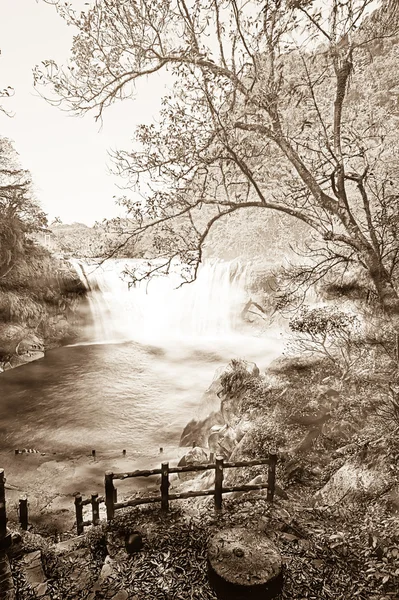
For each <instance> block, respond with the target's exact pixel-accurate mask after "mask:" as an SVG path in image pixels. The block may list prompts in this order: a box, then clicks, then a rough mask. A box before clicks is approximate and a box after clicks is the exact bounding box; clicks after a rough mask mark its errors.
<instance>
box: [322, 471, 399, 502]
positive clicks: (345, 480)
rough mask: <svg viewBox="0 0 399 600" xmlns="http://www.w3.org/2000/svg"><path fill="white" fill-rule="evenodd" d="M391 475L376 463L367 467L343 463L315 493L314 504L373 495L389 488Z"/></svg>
mask: <svg viewBox="0 0 399 600" xmlns="http://www.w3.org/2000/svg"><path fill="white" fill-rule="evenodd" d="M391 484H392V476H391V475H390V473H389V472H388V471H387V470H386V469H385V468H384V466H383V465H382V466H381V465H380V467H379V466H378V463H377V464H375V465H373V466H371V467H369V466H365V465H358V464H356V463H353V462H347V463H345V464H344V465H343V466H342V467H341V468H340V469H338V471H337V472H336V473H334V475H333V476H332V477H331V478H330V479H329V481H328V482H327V483H326V485H325V486H324V487H323V488H322V489H321V490H319V491H318V492H317V493H316V495H315V506H316V507H319V506H332V505H334V504H337V503H339V502H340V501H341V500H343V499H344V498H347V499H352V500H354V499H356V498H359V497H365V496H366V497H373V496H377V495H379V494H381V493H383V492H384V490H386V489H389V487H390V485H391Z"/></svg>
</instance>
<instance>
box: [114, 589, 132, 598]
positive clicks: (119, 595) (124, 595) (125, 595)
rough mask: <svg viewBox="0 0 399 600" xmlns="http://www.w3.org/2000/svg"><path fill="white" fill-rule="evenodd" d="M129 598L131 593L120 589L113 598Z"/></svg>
mask: <svg viewBox="0 0 399 600" xmlns="http://www.w3.org/2000/svg"><path fill="white" fill-rule="evenodd" d="M128 598H129V594H128V593H127V591H126V590H119V592H117V593H116V594H115V596H112V600H127V599H128Z"/></svg>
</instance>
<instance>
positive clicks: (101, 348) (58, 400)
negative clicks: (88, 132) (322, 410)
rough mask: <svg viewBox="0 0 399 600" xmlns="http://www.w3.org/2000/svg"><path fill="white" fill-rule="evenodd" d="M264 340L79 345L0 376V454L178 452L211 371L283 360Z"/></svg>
mask: <svg viewBox="0 0 399 600" xmlns="http://www.w3.org/2000/svg"><path fill="white" fill-rule="evenodd" d="M281 348H282V341H281V338H280V336H279V334H278V333H277V332H270V335H269V336H267V337H263V338H256V337H248V336H242V335H235V336H231V337H229V338H226V339H220V338H219V339H216V338H215V339H209V338H207V339H204V338H201V339H197V340H194V339H186V340H184V339H177V340H174V341H171V340H169V341H168V342H164V343H163V344H162V345H160V344H148V343H147V344H144V343H138V342H125V343H106V344H86V345H76V346H69V347H64V348H59V349H56V350H52V351H50V352H48V353H47V354H46V356H45V357H44V358H43V359H41V360H39V361H36V362H33V363H30V364H27V365H24V366H22V367H19V368H17V369H13V370H10V371H6V372H4V373H2V374H0V451H10V450H13V449H15V448H27V449H29V448H32V449H36V450H38V451H40V452H46V453H49V452H55V453H58V452H60V453H61V452H62V453H66V454H68V455H71V456H72V455H75V454H76V455H77V454H81V453H82V452H88V451H91V450H92V449H95V450H96V451H98V452H104V453H107V452H111V453H114V452H115V453H118V454H119V453H120V452H121V451H122V449H126V450H127V451H128V452H133V453H135V454H139V455H142V456H143V457H144V456H146V455H152V454H153V453H154V450H155V449H159V447H171V446H177V445H178V443H179V439H180V435H181V432H182V429H183V428H184V426H185V425H186V423H187V422H188V421H190V420H191V419H192V418H194V417H196V418H198V417H202V416H206V415H207V414H209V412H210V411H211V410H214V409H215V408H217V407H216V406H210V405H205V404H202V402H201V399H202V396H203V393H204V391H205V390H206V389H207V387H208V386H209V385H210V383H211V382H212V379H213V377H214V374H215V371H216V370H217V369H218V368H220V367H222V366H223V365H226V364H227V363H228V361H229V360H231V359H232V358H234V357H241V358H246V359H248V360H252V361H254V362H256V363H257V364H258V366H259V367H260V368H264V367H265V366H266V365H267V364H268V363H269V362H270V361H271V360H272V359H273V358H275V357H276V356H277V355H279V354H280V352H281Z"/></svg>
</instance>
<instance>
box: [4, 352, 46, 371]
mask: <svg viewBox="0 0 399 600" xmlns="http://www.w3.org/2000/svg"><path fill="white" fill-rule="evenodd" d="M43 357H44V352H29V353H28V354H21V355H18V356H12V357H11V360H10V365H11V367H12V368H13V369H15V367H20V366H22V365H26V364H27V363H30V362H33V361H34V360H39V358H43Z"/></svg>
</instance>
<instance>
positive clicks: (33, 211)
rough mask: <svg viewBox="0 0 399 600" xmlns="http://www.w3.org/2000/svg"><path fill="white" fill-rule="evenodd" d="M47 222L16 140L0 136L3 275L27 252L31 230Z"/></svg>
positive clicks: (0, 256)
mask: <svg viewBox="0 0 399 600" xmlns="http://www.w3.org/2000/svg"><path fill="white" fill-rule="evenodd" d="M46 223H47V219H46V216H45V214H44V212H43V211H42V210H41V208H40V206H39V205H38V203H37V202H36V200H35V199H34V195H33V192H32V180H31V175H30V173H29V172H28V171H26V170H24V169H22V168H21V166H20V164H19V160H18V155H17V153H16V152H15V150H14V147H13V145H12V143H11V142H10V141H9V140H8V139H7V138H4V137H3V138H2V137H0V279H1V278H4V277H6V276H7V275H8V273H9V272H10V271H11V269H12V268H13V267H14V265H15V264H16V262H17V261H18V259H19V258H20V257H21V256H23V255H24V254H25V253H26V252H27V248H28V246H29V245H30V244H31V243H32V241H31V237H30V236H31V234H33V233H35V232H37V231H39V230H40V229H42V228H43V227H45V226H46Z"/></svg>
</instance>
